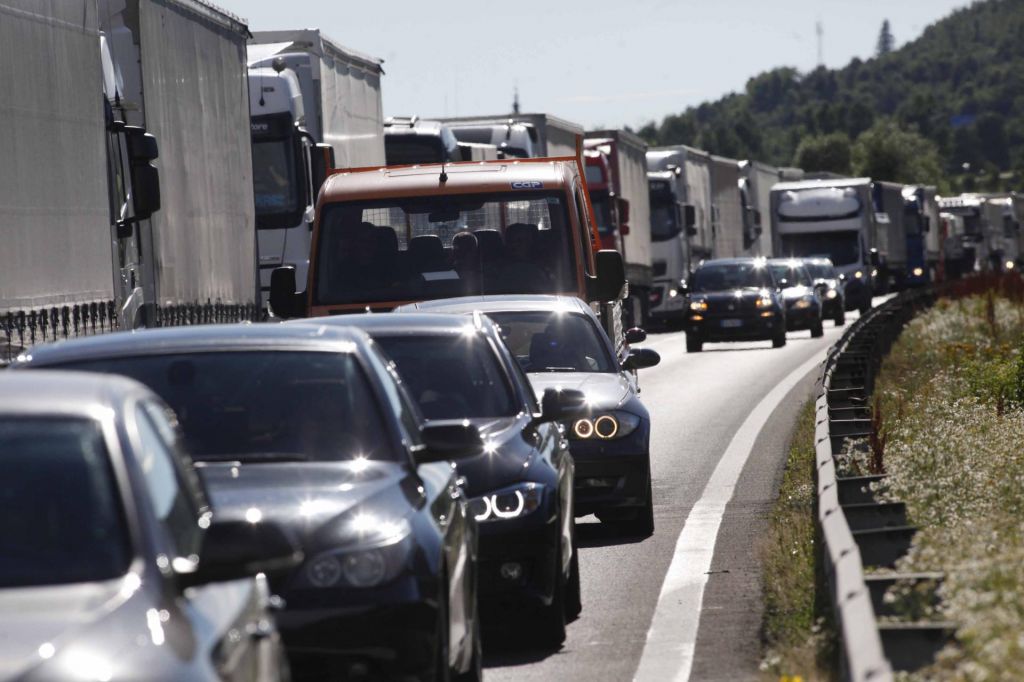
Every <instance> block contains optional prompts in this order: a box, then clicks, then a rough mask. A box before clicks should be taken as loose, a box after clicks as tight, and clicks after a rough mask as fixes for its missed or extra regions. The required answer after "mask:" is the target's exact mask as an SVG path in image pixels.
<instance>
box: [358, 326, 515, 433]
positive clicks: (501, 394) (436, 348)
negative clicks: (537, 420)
mask: <svg viewBox="0 0 1024 682" xmlns="http://www.w3.org/2000/svg"><path fill="white" fill-rule="evenodd" d="M469 329H470V334H468V335H467V334H457V335H456V334H447V333H446V334H420V335H415V336H413V335H410V334H401V335H375V336H374V338H375V340H376V341H377V343H378V344H379V345H380V346H381V347H382V348H383V349H384V352H385V354H387V355H388V357H390V358H391V359H392V360H393V361H394V362H395V365H396V368H397V369H398V374H399V375H400V376H401V377H402V379H403V381H404V383H405V387H406V390H407V391H409V393H410V394H411V395H412V397H413V399H415V400H416V402H417V404H418V405H419V407H420V412H422V413H423V416H424V417H426V418H427V419H463V418H470V419H472V418H478V417H510V416H513V415H515V414H517V413H518V412H519V406H518V405H517V404H516V401H515V394H514V393H513V391H512V387H511V386H510V385H509V383H508V380H507V379H506V377H505V375H504V373H503V372H502V369H501V365H500V364H499V361H498V358H496V357H495V355H494V351H493V350H492V349H491V347H490V345H489V344H488V343H487V339H486V338H485V337H484V336H482V335H481V334H478V333H476V331H475V330H473V328H472V327H470V328H469Z"/></svg>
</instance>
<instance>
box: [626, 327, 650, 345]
mask: <svg viewBox="0 0 1024 682" xmlns="http://www.w3.org/2000/svg"><path fill="white" fill-rule="evenodd" d="M646 340H647V332H645V331H644V330H643V329H641V328H640V327H633V328H632V329H627V330H626V343H643V342H644V341H646Z"/></svg>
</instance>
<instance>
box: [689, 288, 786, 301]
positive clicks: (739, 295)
mask: <svg viewBox="0 0 1024 682" xmlns="http://www.w3.org/2000/svg"><path fill="white" fill-rule="evenodd" d="M767 295H768V290H767V289H729V290H728V291H707V292H700V291H697V292H694V293H693V294H691V295H690V300H693V301H707V302H708V303H728V302H729V301H737V300H740V301H752V300H754V299H758V298H761V297H762V296H767Z"/></svg>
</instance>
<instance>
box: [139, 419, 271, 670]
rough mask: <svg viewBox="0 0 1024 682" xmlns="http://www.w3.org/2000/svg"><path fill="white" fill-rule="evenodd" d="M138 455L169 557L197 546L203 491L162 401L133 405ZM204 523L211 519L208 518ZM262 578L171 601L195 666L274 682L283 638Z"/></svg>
mask: <svg viewBox="0 0 1024 682" xmlns="http://www.w3.org/2000/svg"><path fill="white" fill-rule="evenodd" d="M134 417H135V427H136V431H137V435H138V441H139V446H140V447H139V450H138V453H139V455H138V456H137V461H138V465H139V469H140V470H141V472H142V476H143V479H144V481H145V485H146V487H147V489H148V492H149V500H150V503H151V506H152V509H153V512H154V514H155V516H156V518H157V519H158V520H159V521H160V522H161V523H162V525H163V526H164V528H165V529H166V531H167V533H166V535H167V537H166V542H167V544H168V545H169V552H170V554H171V556H174V557H188V556H191V555H195V554H197V553H198V551H199V545H200V543H201V541H202V531H201V522H200V520H201V519H202V518H203V517H204V511H205V510H204V509H203V506H204V505H205V495H204V494H203V492H202V490H201V487H200V483H199V479H198V477H197V475H196V473H195V471H194V470H193V469H192V467H191V464H190V461H189V460H188V459H187V458H186V456H185V455H184V454H182V452H181V451H180V449H179V446H178V443H179V439H178V435H177V429H176V427H175V426H174V423H173V421H172V418H171V417H170V416H169V411H168V410H167V408H166V407H164V406H163V405H161V404H159V403H156V402H153V401H150V400H143V401H140V402H139V403H137V404H136V407H135V414H134ZM207 522H208V517H207ZM269 600H270V592H269V588H268V586H267V582H266V579H265V578H258V579H257V578H246V579H242V580H231V581H225V582H217V583H210V584H207V585H201V586H197V587H194V588H190V589H188V590H186V591H185V592H184V593H183V594H181V595H179V596H178V598H177V599H171V600H170V602H171V603H170V604H169V608H168V609H166V612H167V614H168V617H167V622H168V623H171V622H172V621H176V622H175V623H173V625H175V626H177V627H178V628H182V629H185V628H187V630H188V631H189V634H190V635H191V639H192V640H193V641H194V649H195V651H196V664H197V668H198V669H199V670H209V671H212V672H213V673H214V674H215V675H216V677H218V678H219V679H223V680H237V681H238V682H242V681H248V680H260V681H262V680H276V679H278V678H279V672H280V669H279V666H280V660H281V659H280V656H281V653H280V643H279V641H278V637H277V633H276V630H275V628H274V626H273V623H272V621H271V620H270V617H269V613H268V610H267V609H268V604H269Z"/></svg>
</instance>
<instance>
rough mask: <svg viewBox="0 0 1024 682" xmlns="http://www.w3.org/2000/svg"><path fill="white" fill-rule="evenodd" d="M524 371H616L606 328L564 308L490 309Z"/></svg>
mask: <svg viewBox="0 0 1024 682" xmlns="http://www.w3.org/2000/svg"><path fill="white" fill-rule="evenodd" d="M487 316H488V317H490V318H491V319H493V320H494V321H495V322H497V323H498V326H499V327H501V336H502V338H503V339H505V344H506V345H507V346H508V348H509V350H510V351H512V354H513V355H514V356H515V357H516V360H518V361H519V365H520V366H521V367H522V368H523V371H525V372H615V371H617V366H616V363H615V361H614V359H613V358H612V356H611V353H610V352H609V350H608V343H607V340H606V337H604V336H603V335H604V332H602V331H601V330H600V329H599V328H598V327H597V325H595V324H594V323H593V322H591V321H590V319H588V318H587V317H586V316H584V315H580V314H578V313H563V312H546V311H531V312H501V313H487Z"/></svg>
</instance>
